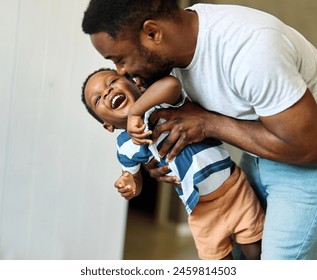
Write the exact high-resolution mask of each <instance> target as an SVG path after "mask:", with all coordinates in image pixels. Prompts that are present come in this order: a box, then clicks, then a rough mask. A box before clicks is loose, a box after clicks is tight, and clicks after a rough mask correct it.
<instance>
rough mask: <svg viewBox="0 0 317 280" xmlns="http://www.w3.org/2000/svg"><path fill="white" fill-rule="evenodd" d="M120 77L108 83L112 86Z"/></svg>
mask: <svg viewBox="0 0 317 280" xmlns="http://www.w3.org/2000/svg"><path fill="white" fill-rule="evenodd" d="M117 80H118V79H114V80H112V81H110V82H109V83H108V86H109V87H111V86H112V85H113V84H114V83H115V82H116V81H117Z"/></svg>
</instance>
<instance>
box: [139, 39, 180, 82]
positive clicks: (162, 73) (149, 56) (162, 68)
mask: <svg viewBox="0 0 317 280" xmlns="http://www.w3.org/2000/svg"><path fill="white" fill-rule="evenodd" d="M138 51H139V54H140V56H141V57H143V58H144V59H145V60H146V62H147V63H148V64H150V65H153V67H152V69H151V72H149V74H150V76H149V77H141V78H142V85H143V87H145V88H148V87H149V86H150V85H152V84H153V83H154V82H156V81H157V80H160V79H162V78H163V77H166V76H168V75H169V74H170V73H171V71H172V69H173V65H174V62H173V61H171V60H165V61H164V60H163V59H162V58H161V57H160V56H159V55H157V54H156V53H154V52H151V51H149V50H148V49H147V48H146V47H144V46H142V45H141V44H138Z"/></svg>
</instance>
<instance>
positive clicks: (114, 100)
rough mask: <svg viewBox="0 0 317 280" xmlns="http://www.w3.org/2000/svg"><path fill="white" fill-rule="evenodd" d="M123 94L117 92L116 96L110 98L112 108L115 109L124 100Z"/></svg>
mask: <svg viewBox="0 0 317 280" xmlns="http://www.w3.org/2000/svg"><path fill="white" fill-rule="evenodd" d="M125 98H126V97H125V95H124V94H118V95H116V96H114V97H113V98H112V100H111V107H112V109H116V108H118V107H119V106H120V105H121V103H122V102H123V101H124V100H125Z"/></svg>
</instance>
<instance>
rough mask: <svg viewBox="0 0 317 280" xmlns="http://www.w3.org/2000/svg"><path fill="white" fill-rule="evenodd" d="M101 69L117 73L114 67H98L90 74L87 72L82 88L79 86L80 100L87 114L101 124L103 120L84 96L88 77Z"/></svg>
mask: <svg viewBox="0 0 317 280" xmlns="http://www.w3.org/2000/svg"><path fill="white" fill-rule="evenodd" d="M102 71H112V72H115V73H117V71H116V70H114V69H110V68H100V69H98V70H96V71H94V72H92V73H91V74H89V75H88V76H87V78H86V80H85V81H84V83H83V85H82V88H81V101H82V102H83V103H84V105H85V107H86V109H87V111H88V112H89V114H90V115H92V116H93V117H94V118H95V119H96V120H97V121H98V122H100V123H102V124H103V120H102V119H100V118H99V117H98V116H97V115H96V114H95V112H94V111H93V110H92V109H91V108H90V107H89V106H88V105H87V102H86V98H85V89H86V85H87V83H88V81H89V79H90V78H91V77H92V76H93V75H95V74H97V73H99V72H102Z"/></svg>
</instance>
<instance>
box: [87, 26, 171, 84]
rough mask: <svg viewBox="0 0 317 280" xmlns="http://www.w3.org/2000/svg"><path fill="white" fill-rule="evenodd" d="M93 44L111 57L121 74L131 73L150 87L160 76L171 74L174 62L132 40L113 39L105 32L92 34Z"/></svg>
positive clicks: (100, 51) (103, 54)
mask: <svg viewBox="0 0 317 280" xmlns="http://www.w3.org/2000/svg"><path fill="white" fill-rule="evenodd" d="M90 38H91V41H92V44H93V45H94V47H95V48H96V49H97V51H98V52H99V53H100V54H101V55H102V56H103V57H104V58H106V59H110V60H112V61H113V63H114V64H115V65H116V67H117V71H118V73H119V74H121V75H126V74H127V75H129V76H131V77H132V78H137V80H140V82H141V84H142V86H145V87H148V86H149V85H151V84H152V83H153V82H155V81H157V80H159V79H160V78H162V77H164V76H166V75H169V74H170V72H171V70H172V69H173V65H174V62H173V61H170V60H168V59H164V58H163V57H162V56H160V55H159V54H158V53H155V52H154V51H150V50H149V49H147V48H146V47H145V46H142V45H140V44H138V43H135V42H133V41H131V40H128V39H126V40H120V39H118V40H113V39H112V37H110V36H109V35H108V34H107V33H105V32H99V33H95V34H92V35H91V36H90Z"/></svg>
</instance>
